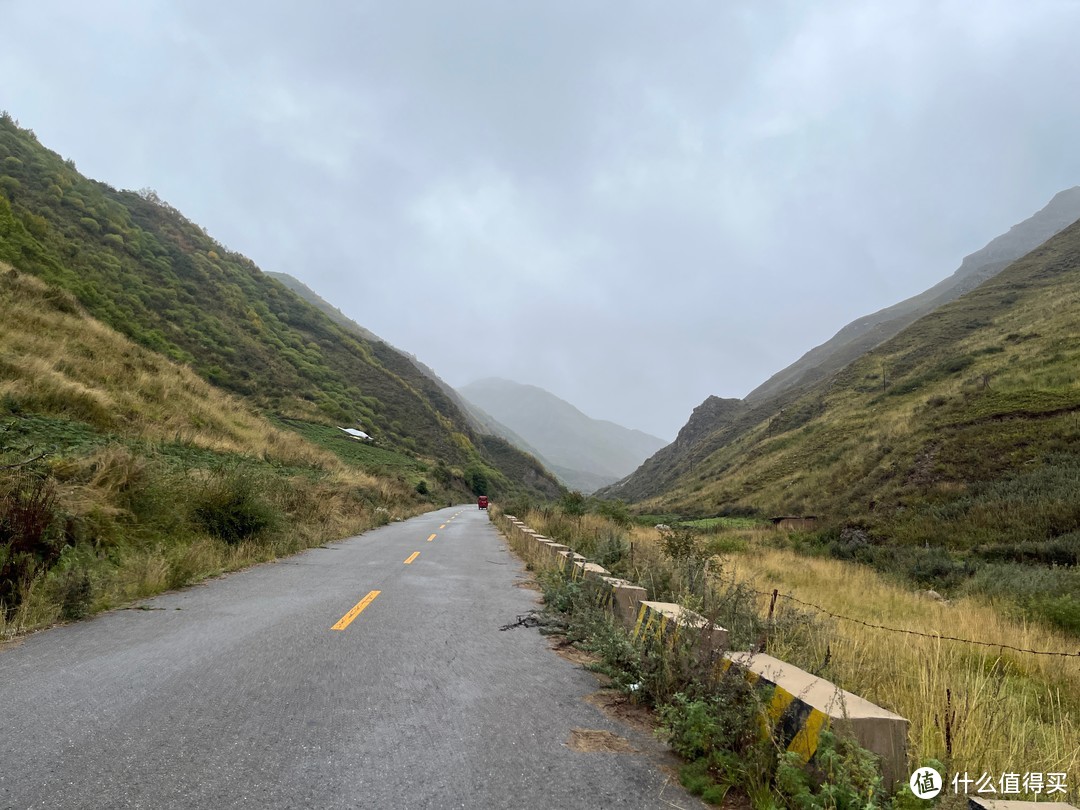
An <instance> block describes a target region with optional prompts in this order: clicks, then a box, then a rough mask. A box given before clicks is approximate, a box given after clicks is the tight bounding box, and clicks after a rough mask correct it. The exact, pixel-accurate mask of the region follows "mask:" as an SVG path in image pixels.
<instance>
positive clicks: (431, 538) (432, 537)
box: [416, 527, 441, 554]
mask: <svg viewBox="0 0 1080 810" xmlns="http://www.w3.org/2000/svg"><path fill="white" fill-rule="evenodd" d="M440 528H441V527H440ZM436 537H438V535H437V534H433V535H431V537H429V538H428V539H427V541H428V542H429V543H430V542H431V541H432V540H434V539H435V538H436ZM416 553H417V554H419V553H420V552H419V551H418V552H416Z"/></svg>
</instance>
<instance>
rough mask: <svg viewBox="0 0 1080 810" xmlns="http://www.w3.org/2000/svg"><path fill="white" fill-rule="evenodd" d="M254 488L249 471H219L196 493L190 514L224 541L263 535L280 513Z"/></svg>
mask: <svg viewBox="0 0 1080 810" xmlns="http://www.w3.org/2000/svg"><path fill="white" fill-rule="evenodd" d="M256 489H257V488H256V481H255V478H254V476H253V475H252V474H251V473H250V472H247V471H242V470H232V471H227V472H226V471H219V472H217V473H215V474H214V476H213V477H212V478H211V479H210V481H208V482H207V484H206V486H205V487H204V488H203V490H202V491H201V492H200V493H199V494H198V495H197V496H196V500H195V504H194V507H193V510H192V514H193V517H194V518H195V521H196V522H197V523H198V524H199V525H201V526H202V528H204V529H205V530H206V531H207V532H209V533H210V534H212V535H214V536H215V537H218V538H220V539H222V540H224V541H225V542H226V543H230V544H235V543H240V542H242V541H244V540H248V539H253V538H259V537H262V536H265V535H267V534H268V533H270V532H271V531H273V530H274V529H276V528H277V527H278V526H279V525H280V523H281V516H280V514H279V513H278V511H277V510H276V509H275V508H274V507H273V506H271V505H270V504H269V503H267V502H266V501H265V500H263V499H262V498H261V497H259V495H258V493H257V491H256Z"/></svg>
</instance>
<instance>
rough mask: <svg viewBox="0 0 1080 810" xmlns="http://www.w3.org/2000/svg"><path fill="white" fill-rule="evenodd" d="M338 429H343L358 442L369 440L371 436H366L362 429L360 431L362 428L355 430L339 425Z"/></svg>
mask: <svg viewBox="0 0 1080 810" xmlns="http://www.w3.org/2000/svg"><path fill="white" fill-rule="evenodd" d="M338 430H341V431H344V432H345V433H348V434H349V435H350V436H352V437H353V438H354V439H356V440H357V441H358V442H370V441H371V437H370V436H368V435H367V434H366V433H364V431H362V430H357V429H356V428H343V427H340V426H339V427H338Z"/></svg>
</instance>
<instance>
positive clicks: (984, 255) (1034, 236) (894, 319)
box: [600, 186, 1080, 501]
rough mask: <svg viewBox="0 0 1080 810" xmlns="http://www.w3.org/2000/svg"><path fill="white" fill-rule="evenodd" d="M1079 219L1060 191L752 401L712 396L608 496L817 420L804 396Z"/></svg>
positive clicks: (1074, 197)
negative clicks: (747, 437)
mask: <svg viewBox="0 0 1080 810" xmlns="http://www.w3.org/2000/svg"><path fill="white" fill-rule="evenodd" d="M1077 219H1080V186H1077V187H1073V188H1070V189H1067V190H1065V191H1062V192H1060V193H1058V194H1056V195H1055V196H1054V198H1053V199H1052V200H1051V201H1050V202H1049V203H1048V204H1047V205H1046V206H1045V207H1044V208H1043V209H1041V210H1040V211H1038V212H1037V213H1035V214H1034V215H1032V216H1031V217H1029V218H1028V219H1026V220H1024V221H1023V222H1021V223H1019V224H1017V225H1014V226H1013V227H1012V228H1010V229H1009V231H1008V232H1007V233H1005V234H1002V235H1000V236H998V237H996V238H995V239H993V240H991V241H990V242H989V243H988V244H987V245H986V246H985V247H983V248H982V249H981V250H978V251H976V252H975V253H972V254H971V255H969V256H967V257H966V258H965V259H964V260H963V262H962V263H961V265H960V267H959V268H958V269H957V270H956V271H955V272H954V273H953V274H952V275H951V276H949V277H948V278H946V279H944V280H943V281H941V282H940V283H938V284H936V285H934V286H933V287H931V288H930V289H929V290H926V291H925V292H923V293H921V294H919V295H917V296H914V297H912V298H909V299H907V300H905V301H902V302H900V303H898V304H895V305H893V306H891V307H888V308H886V309H883V310H881V311H879V312H877V313H874V314H873V315H868V316H866V317H863V318H859V319H858V320H856V321H854V322H852V323H850V324H848V325H847V326H845V327H844V328H843V329H841V330H840V331H839V332H838V333H837V334H836V335H835V336H834V337H833V338H831V339H830V340H828V341H826V342H825V343H823V344H822V345H821V346H818V347H816V348H814V349H812V350H810V351H809V352H807V353H806V354H805V355H803V357H802V358H800V359H799V360H798V361H796V362H795V363H793V364H792V365H791V366H788V367H787V368H786V369H784V370H782V371H780V372H777V373H776V374H774V375H773V376H772V377H770V378H769V379H768V380H767V381H766V382H764V383H762V385H760V386H758V387H757V388H756V389H754V390H753V391H751V392H750V394H748V395H747V397H746V399H745V400H737V399H731V400H723V403H724V404H723V406H722V407H718V405H717V403H718V402H720V400H718V398H716V397H710V398H709V399H708V400H706V402H705V403H703V404H702V405H701V406H699V407H698V408H697V409H695V411H694V415H693V416H692V417H691V420H690V423H688V425H687V426H686V427H684V428H683V430H682V431H680V433H679V439H677V440H676V441H675V442H673V443H672V444H671V445H669V446H668V447H665V448H664V449H663V450H662V451H661V452H660V453H657V454H656V455H655V456H653V457H651V458H649V459H648V460H647V461H646V462H645V463H644V464H643V465H642V466H641V468H640V469H639V470H637V471H636V472H635V473H634V474H633V475H631V476H628V477H627V478H626V479H624V480H622V481H620V482H618V483H617V484H616V485H615V486H612V487H610V488H606V489H604V490H603V491H602V492H601V493H600V494H601V495H602V496H610V497H618V498H623V499H627V500H631V501H639V500H643V499H649V498H656V497H658V496H660V495H661V494H662V493H664V492H666V491H668V490H669V489H670V488H671V487H672V486H673V485H674V483H675V480H676V479H678V478H679V477H680V476H683V475H685V474H687V473H689V472H691V471H693V470H694V469H696V467H697V465H698V464H699V463H700V462H701V460H703V459H704V458H706V457H708V456H709V455H710V454H712V453H714V452H716V451H717V450H719V449H721V448H723V447H725V446H726V445H728V444H730V443H732V442H734V441H736V440H738V439H739V437H740V436H741V435H742V434H743V433H744V432H746V431H750V430H752V429H753V428H754V426H756V425H758V424H760V423H761V422H762V421H763V420H766V419H768V420H770V421H771V423H772V424H773V425H775V426H776V427H777V428H779V427H781V426H783V425H791V426H797V425H798V424H802V423H803V422H804V421H805V420H806V419H808V418H809V417H810V416H811V415H812V414H811V413H809V412H808V411H807V410H806V408H807V406H806V405H805V404H804V403H801V402H800V397H801V394H802V392H804V391H807V390H810V389H812V388H813V387H814V386H817V385H819V384H821V383H822V382H823V381H824V382H827V381H828V380H829V379H830V378H831V377H832V376H833V375H835V374H836V373H837V372H838V371H839V370H841V369H843V368H844V367H845V366H846V365H848V364H850V363H851V362H853V361H854V360H856V359H857V358H859V357H863V356H865V355H866V354H867V353H868V352H870V351H872V350H873V349H874V348H875V347H877V346H880V345H881V344H883V343H884V342H885V341H886V340H888V339H890V338H892V337H894V336H896V335H897V334H899V333H900V332H901V331H902V330H903V329H905V328H906V327H908V326H910V325H911V324H913V323H915V322H916V321H917V320H918V319H919V318H921V317H923V316H925V315H927V314H928V313H931V312H933V311H935V310H937V309H938V308H940V307H941V306H943V305H944V304H946V303H948V302H950V301H953V300H955V299H957V298H959V297H960V296H962V295H963V294H965V293H967V292H969V291H971V290H973V289H975V288H976V287H978V286H979V285H980V284H981V283H983V282H985V281H986V280H988V279H991V278H993V277H994V276H995V275H997V274H998V273H1000V272H1002V271H1003V270H1004V269H1005V268H1006V267H1008V266H1009V265H1010V264H1011V263H1012V262H1013V261H1014V260H1016V259H1017V258H1020V257H1021V256H1024V255H1025V254H1027V253H1028V252H1030V251H1031V250H1032V249H1034V248H1035V247H1037V246H1039V245H1041V244H1043V243H1044V242H1046V240H1047V239H1049V238H1050V237H1052V236H1054V235H1055V234H1057V233H1059V232H1061V231H1062V230H1064V229H1065V228H1067V227H1068V226H1069V225H1071V224H1072V223H1074V222H1075V221H1077ZM880 372H881V369H878V373H879V374H880ZM887 373H889V372H888V370H887ZM688 428H690V430H689V431H688V430H687V429H688Z"/></svg>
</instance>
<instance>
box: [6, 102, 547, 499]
mask: <svg viewBox="0 0 1080 810" xmlns="http://www.w3.org/2000/svg"><path fill="white" fill-rule="evenodd" d="M0 154H4V155H6V156H7V157H6V158H5V160H4V161H3V163H2V165H0V178H6V180H7V181H8V182H5V183H3V184H2V189H3V193H2V194H0V261H6V262H9V263H10V264H11V265H12V266H14V267H15V268H17V269H18V270H20V271H23V272H26V273H31V274H33V275H35V276H37V277H39V278H41V279H43V280H45V281H46V282H48V283H49V284H50V285H51V287H50V289H51V290H52V292H51V293H50V295H52V296H54V297H55V298H57V300H58V301H60V302H61V305H62V306H63V307H66V308H67V310H68V311H70V312H73V311H75V310H76V309H78V308H85V309H86V310H87V311H88V312H89V313H90V314H91V315H93V316H94V317H95V318H97V319H98V320H100V321H102V322H103V323H104V324H106V325H108V326H110V327H112V328H113V329H116V330H117V331H119V332H120V333H122V334H124V335H125V336H127V337H129V338H130V339H131V340H133V341H134V342H135V343H137V344H139V345H140V346H143V347H145V348H148V349H150V350H152V351H154V352H157V353H160V354H162V355H164V356H166V357H168V358H170V359H172V360H173V361H176V362H178V363H182V364H185V365H187V366H189V367H190V368H191V369H193V370H194V371H195V372H196V373H197V374H198V375H199V376H201V377H202V378H203V379H205V380H207V381H208V382H210V383H212V384H213V385H215V386H218V387H220V388H222V389H224V390H226V391H228V392H230V393H233V394H234V395H237V396H240V397H243V398H245V399H246V400H248V401H249V402H251V403H253V404H254V405H256V406H257V407H258V408H260V409H261V410H263V411H264V412H267V413H273V414H278V415H281V416H283V417H285V418H289V419H297V420H303V421H305V422H309V423H322V424H325V425H333V424H339V423H340V424H343V425H356V424H359V425H361V426H362V427H363V429H364V430H365V431H366V432H367V433H369V434H371V435H372V436H373V437H374V438H375V440H376V443H377V445H378V446H379V447H381V448H384V449H387V450H390V451H394V452H396V453H401V454H403V455H406V456H421V457H423V458H425V459H429V460H431V461H432V463H434V461H436V460H438V461H442V462H444V463H445V464H447V465H449V466H450V467H456V468H459V469H461V470H464V469H465V468H466V467H468V466H469V465H474V464H480V465H483V466H485V467H490V468H492V469H495V470H496V472H499V470H498V469H497V467H498V464H500V463H503V462H506V461H507V460H508V457H509V455H510V454H509V453H508V452H507V451H506V449H505V448H501V450H500V459H499V460H496V459H495V458H494V457H489V456H487V455H485V453H486V450H485V443H484V441H482V439H481V437H479V436H478V435H476V434H475V433H474V432H473V430H472V428H471V426H470V423H469V420H468V418H467V417H466V416H465V415H464V414H463V413H462V412H461V410H460V409H459V408H458V406H457V405H456V404H455V403H454V402H453V401H452V400H451V399H450V397H449V396H448V395H447V393H446V392H445V391H443V390H442V389H441V388H440V386H439V385H438V383H437V382H436V381H434V380H433V379H431V378H430V377H428V376H426V375H425V374H423V373H421V371H420V370H419V369H418V368H417V366H416V365H415V364H414V363H413V362H412V361H411V360H409V359H408V358H407V357H405V356H404V355H402V354H400V353H399V352H397V351H395V350H394V349H393V348H391V347H389V346H387V345H386V344H385V343H381V342H379V341H373V340H368V339H366V338H365V337H364V336H363V335H362V334H359V333H358V332H356V331H355V330H352V329H349V328H346V327H343V326H342V325H340V324H338V323H335V322H334V321H333V320H331V319H330V318H328V317H327V316H326V315H325V314H324V313H323V312H322V311H320V310H319V309H318V308H316V307H315V306H313V305H312V304H310V303H308V302H306V301H304V300H302V299H301V298H300V297H299V296H297V295H296V294H295V293H293V292H292V291H291V290H289V289H287V288H286V287H285V286H283V285H282V284H281V283H280V282H278V281H275V280H273V279H271V278H269V277H268V276H266V275H264V274H263V273H262V272H260V271H259V269H258V268H257V267H256V266H255V265H254V264H253V263H252V262H251V261H250V260H249V259H247V258H245V257H244V256H241V255H239V254H237V253H234V252H232V251H229V250H227V249H226V248H225V247H223V246H222V245H220V244H219V243H217V242H216V241H214V240H213V239H212V238H211V237H210V236H208V235H207V234H206V232H205V231H203V230H202V229H201V228H199V227H198V226H197V225H195V224H193V223H191V222H189V221H188V220H186V219H185V218H184V217H183V216H182V215H181V214H180V213H179V212H178V211H176V210H175V209H173V208H171V207H170V206H168V205H167V204H166V203H164V202H163V201H162V200H161V199H160V198H159V197H158V196H157V195H156V194H155V193H153V192H152V191H149V190H146V191H143V192H140V193H135V192H130V191H117V190H115V189H113V188H111V187H109V186H107V185H105V184H103V183H98V182H94V181H92V180H88V179H86V178H84V177H83V176H82V175H80V174H79V173H78V172H77V171H76V170H75V167H74V165H73V164H72V163H71V162H70V161H64V160H63V159H61V158H60V156H58V155H56V154H55V153H53V152H50V151H48V150H47V149H45V148H44V147H43V146H41V144H39V143H38V141H37V139H36V138H35V137H34V134H33V133H32V132H30V131H28V130H23V129H20V128H19V127H18V125H17V124H16V123H15V122H14V121H13V120H12V119H11V117H10V116H8V115H6V114H3V115H0ZM68 401H69V405H70V407H74V402H75V400H74V399H73V398H72V397H71V392H68ZM95 406H96V403H95V402H94V401H93V398H92V397H91V398H89V399H88V398H85V397H84V398H83V401H82V405H81V408H82V410H83V411H84V413H83V414H81V415H80V414H75V413H72V414H71V415H72V416H74V417H76V418H80V419H83V418H84V417H85V420H87V421H89V422H90V423H91V424H99V423H103V422H107V421H108V418H109V417H108V412H107V411H105V410H101V409H100V408H98V409H97V411H96V412H91V411H92V410H93V409H94V408H95ZM25 410H26V411H27V412H31V411H32V410H33V408H32V407H30V406H29V405H28V406H26V407H25ZM511 460H512V462H513V464H514V465H515V466H516V467H518V468H525V469H527V471H528V475H526V476H518V475H513V474H509V473H506V472H502V473H501V474H499V475H493V476H491V478H490V480H491V483H492V486H493V490H494V491H495V492H497V493H498V494H499V495H506V494H512V493H515V492H518V491H522V492H528V493H530V494H533V495H535V496H540V497H543V496H548V497H550V496H554V495H557V494H558V493H559V491H560V487H559V486H558V484H557V483H556V482H555V481H554V479H553V478H551V476H550V475H548V474H547V473H546V472H545V471H544V470H543V468H542V467H541V466H540V465H539V464H537V463H536V462H535V460H533V459H530V458H528V457H524V456H521V455H520V454H519V455H517V456H515V457H513V458H512V459H511ZM526 479H527V483H525V480H526Z"/></svg>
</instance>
